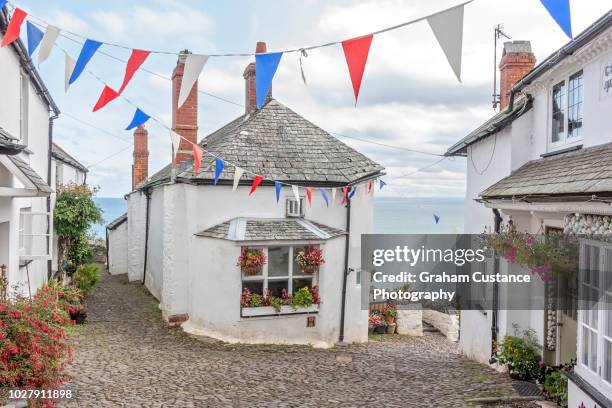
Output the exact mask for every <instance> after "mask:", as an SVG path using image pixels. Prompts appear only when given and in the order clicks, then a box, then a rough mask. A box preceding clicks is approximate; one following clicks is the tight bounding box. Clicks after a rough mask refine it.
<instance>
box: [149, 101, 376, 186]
mask: <svg viewBox="0 0 612 408" xmlns="http://www.w3.org/2000/svg"><path fill="white" fill-rule="evenodd" d="M200 145H201V146H203V147H204V148H205V149H206V150H207V151H209V152H211V153H213V154H215V155H217V156H219V157H221V158H223V159H224V160H226V161H228V162H231V163H236V165H237V166H239V167H241V168H243V169H244V170H246V172H245V174H243V176H242V179H241V180H251V179H252V177H253V176H252V175H250V174H247V173H248V172H253V173H256V174H261V175H263V176H265V177H266V178H268V179H273V180H279V181H285V182H294V183H296V184H300V183H306V182H308V183H309V184H317V183H321V184H335V185H346V184H348V183H351V182H354V181H357V180H360V179H363V178H368V177H372V176H375V175H377V174H379V173H380V172H382V171H383V170H384V167H382V166H381V165H380V164H378V163H376V162H374V161H372V160H370V159H369V158H367V157H366V156H364V155H363V154H361V153H359V152H358V151H356V150H354V149H353V148H351V147H349V146H347V145H345V144H344V143H342V142H341V141H339V140H338V139H336V138H335V137H333V136H332V135H330V134H329V133H328V132H326V131H325V130H323V129H321V128H320V127H318V126H316V125H314V124H313V123H311V122H309V121H308V120H306V119H304V118H303V117H302V116H300V115H299V114H297V113H295V112H294V111H292V110H291V109H289V108H288V107H286V106H285V105H283V104H281V103H280V102H278V101H277V100H275V99H273V98H271V99H270V100H269V101H268V102H267V103H266V104H265V105H264V106H263V107H262V108H261V109H258V110H254V111H252V112H250V113H248V114H245V115H242V116H240V117H238V118H236V119H234V120H233V121H231V122H230V123H228V124H227V125H225V126H223V127H222V128H221V129H219V130H217V131H215V132H213V133H211V134H210V135H208V136H207V137H205V138H204V139H202V141H201V142H200ZM192 163H193V161H191V160H190V161H188V162H186V163H185V164H184V165H183V166H182V167H181V168H179V169H177V177H176V178H177V180H178V181H181V180H188V181H191V182H210V181H211V180H213V179H214V165H213V164H214V158H213V157H212V156H210V155H207V154H205V155H204V159H203V161H202V167H201V169H200V172H199V174H198V175H197V176H195V177H194V175H193V167H192ZM170 171H171V167H170V165H168V166H166V167H164V168H163V169H162V170H160V171H159V172H158V173H156V174H154V175H153V176H151V178H150V179H149V181H148V182H147V183H145V184H144V185H141V188H142V187H146V186H148V185H151V184H152V183H154V182H156V181H160V180H165V179H168V178H169V176H170ZM234 171H235V167H234V166H232V165H229V164H227V163H226V166H225V168H224V170H223V172H222V173H221V176H220V180H221V181H222V182H223V181H225V182H232V181H233V179H234Z"/></svg>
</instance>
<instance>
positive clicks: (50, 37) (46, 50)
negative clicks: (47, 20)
mask: <svg viewBox="0 0 612 408" xmlns="http://www.w3.org/2000/svg"><path fill="white" fill-rule="evenodd" d="M59 34H60V29H59V27H56V26H52V25H48V26H47V29H46V30H45V35H44V36H43V39H42V42H41V43H40V50H38V65H40V64H42V63H43V62H45V60H46V59H47V58H49V55H51V50H53V45H54V44H55V40H57V37H58V36H59Z"/></svg>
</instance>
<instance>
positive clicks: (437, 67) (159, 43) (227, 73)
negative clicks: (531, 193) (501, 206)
mask: <svg viewBox="0 0 612 408" xmlns="http://www.w3.org/2000/svg"><path fill="white" fill-rule="evenodd" d="M460 2H461V0H439V1H424V0H364V1H348V0H335V1H329V0H302V1H293V0H290V1H284V2H279V1H274V0H266V1H263V0H258V1H246V0H245V1H237V0H234V1H229V0H227V1H223V2H212V1H210V2H204V1H195V0H194V1H178V0H163V1H161V0H154V1H138V2H136V1H134V2H125V1H122V0H105V1H97V0H95V1H94V0H89V1H86V2H85V1H77V0H55V1H53V2H49V1H41V0H38V1H35V0H13V1H12V4H14V5H16V6H18V7H21V8H23V9H24V10H25V11H27V12H28V13H30V14H31V15H32V16H35V17H37V18H39V19H42V20H44V21H47V22H49V23H50V24H54V25H56V26H59V27H60V28H62V29H64V30H68V31H71V32H74V33H77V34H79V35H82V36H84V37H87V38H92V39H95V40H99V41H104V42H109V43H115V44H120V45H124V46H126V47H128V48H140V49H147V50H150V49H153V50H163V51H170V52H179V51H181V50H183V49H189V50H190V51H192V52H194V53H201V54H216V53H232V52H236V53H245V52H254V50H255V44H256V42H257V41H265V42H266V43H267V44H268V51H277V50H283V49H290V48H299V47H303V46H308V45H313V44H319V43H326V42H329V41H337V40H343V39H348V38H352V37H355V36H359V35H362V34H365V33H369V32H372V31H375V30H378V29H380V28H384V27H387V26H391V25H395V24H399V23H402V22H404V21H408V20H412V19H415V18H418V17H422V16H424V15H427V14H430V13H433V12H436V11H439V10H442V9H445V8H447V7H451V6H454V5H456V4H459V3H460ZM611 6H612V1H610V0H607V1H604V0H589V1H579V0H572V1H571V11H572V20H573V21H572V27H573V31H574V33H575V34H577V33H579V32H580V31H582V30H584V29H585V28H586V27H588V26H589V25H590V24H591V23H593V22H594V21H595V20H596V19H597V18H599V17H600V16H601V15H603V14H604V13H606V12H607V11H609V10H610V8H611ZM34 21H37V20H34ZM496 24H503V27H504V31H505V32H506V33H507V34H509V35H510V36H511V37H512V39H514V40H529V41H531V44H532V48H533V51H534V53H535V55H536V58H537V59H538V61H541V60H543V59H544V58H545V57H546V56H548V55H549V54H550V53H552V52H554V51H555V50H556V49H558V48H559V47H561V46H562V45H564V44H565V43H566V42H567V37H565V35H564V33H563V32H562V30H561V29H560V28H559V27H558V26H557V25H556V23H555V22H554V20H552V18H550V16H549V15H548V14H547V12H546V10H545V9H544V7H543V6H542V5H541V4H540V2H539V0H475V1H474V2H472V3H470V4H468V5H466V7H465V19H464V37H463V64H462V81H461V82H458V81H457V79H456V78H455V76H454V74H453V72H452V69H451V68H450V66H449V65H448V64H447V62H446V59H445V57H444V54H443V52H442V50H441V48H440V47H439V46H438V44H437V42H436V39H435V37H434V35H433V33H432V32H431V29H430V28H429V26H428V24H427V23H426V22H420V23H417V24H413V25H410V26H407V27H404V28H402V29H399V30H395V31H392V32H388V33H384V34H381V35H378V36H376V37H375V38H374V40H373V42H372V46H371V49H370V55H369V58H368V63H367V66H366V69H365V74H364V79H363V82H362V85H361V91H360V96H359V103H358V104H357V106H355V103H354V97H353V90H352V87H351V82H350V78H349V75H348V69H347V66H346V61H345V59H344V55H343V52H342V49H341V46H334V47H327V48H324V49H318V50H313V51H311V52H309V54H308V57H307V58H303V66H304V71H305V75H306V78H307V82H308V85H305V84H304V83H303V82H302V79H301V75H300V69H299V61H298V54H295V53H294V54H286V55H285V56H283V59H282V60H281V63H280V66H279V68H278V71H277V73H276V76H275V78H274V83H273V94H274V97H275V98H276V99H277V100H279V101H280V102H282V103H283V104H285V105H287V106H289V107H290V108H292V109H293V110H294V111H296V112H298V113H299V114H301V115H302V116H304V117H305V118H307V119H309V120H310V121H312V122H313V123H315V124H317V125H318V126H320V127H322V128H323V129H325V130H327V131H328V132H335V133H340V134H343V135H348V136H353V137H356V138H361V139H368V140H372V141H374V142H377V143H382V144H388V145H395V146H400V147H404V148H406V149H416V150H420V151H425V152H429V153H435V154H441V153H444V152H445V151H446V149H447V148H448V147H449V146H450V145H452V144H453V143H454V142H456V141H457V140H459V139H461V138H462V137H463V136H465V135H466V134H467V133H469V132H470V131H471V130H472V129H474V128H476V127H477V126H478V125H479V124H481V123H482V122H483V121H485V120H486V119H488V118H489V117H490V116H492V115H493V114H494V111H493V109H492V108H491V93H492V88H493V83H492V81H493V28H494V26H495V25H496ZM22 38H24V39H25V29H23V30H22ZM58 45H59V46H60V47H62V48H63V49H65V50H66V51H67V52H68V53H69V54H71V55H72V56H73V57H75V58H76V56H78V53H79V51H80V44H78V43H76V42H73V41H70V40H69V39H66V38H63V37H60V39H59V40H58ZM100 51H104V52H105V53H108V54H111V55H113V56H115V57H118V58H121V59H123V60H127V58H128V57H129V54H130V50H129V49H124V48H118V47H113V46H109V45H103V46H102V47H101V48H100ZM500 54H501V45H500V46H499V48H498V58H499V56H500ZM252 59H253V58H252V57H228V58H210V59H209V61H208V63H207V65H206V67H205V68H204V71H203V73H202V75H201V76H200V79H199V89H200V90H201V91H205V92H208V93H211V94H213V95H216V96H218V97H221V98H223V99H226V100H228V101H233V102H235V103H236V104H238V105H242V104H243V102H244V80H243V78H242V72H243V70H244V68H245V66H246V65H247V64H248V63H249V62H251V61H252ZM498 62H499V61H498ZM175 64H176V56H175V55H168V54H153V55H151V56H150V57H149V58H148V59H147V61H146V62H145V63H144V65H143V68H146V69H147V70H150V71H153V72H155V73H157V74H159V75H153V74H150V73H147V72H144V71H142V70H139V71H138V72H137V73H136V75H135V76H134V78H133V79H132V81H131V82H130V84H129V85H128V87H127V88H126V90H125V91H124V94H123V95H124V96H125V97H126V98H127V99H129V100H130V101H132V102H133V103H135V104H136V105H138V106H139V107H140V108H141V109H143V110H144V111H145V112H147V113H150V114H152V115H153V116H155V117H156V118H158V119H159V120H161V121H162V122H163V123H165V124H167V125H168V126H170V125H171V82H170V81H169V80H168V79H167V78H169V77H170V76H171V72H172V69H173V68H174V66H175ZM87 68H88V69H89V70H90V71H91V72H92V73H94V74H95V75H97V76H98V77H100V78H102V79H103V80H104V81H105V82H107V83H109V84H110V85H111V86H113V85H114V87H115V88H117V87H118V86H119V84H120V83H121V81H122V79H123V75H124V72H125V64H124V63H122V62H120V61H116V60H115V59H112V58H111V57H108V56H106V55H103V54H101V53H97V54H96V55H95V56H94V57H93V58H92V60H91V61H90V63H89V64H88V66H87ZM39 70H40V72H41V75H42V77H43V79H44V80H45V82H46V84H47V86H48V88H49V90H50V92H51V95H52V97H53V98H54V100H55V101H56V102H57V104H58V105H59V107H60V110H61V111H62V112H63V113H64V114H63V115H61V116H60V118H59V119H58V120H57V121H56V127H55V130H54V140H55V141H56V142H57V143H58V144H60V145H61V146H62V147H63V148H64V149H65V150H67V151H68V152H69V153H71V154H72V155H74V156H75V157H76V158H77V159H79V160H80V161H81V162H82V163H84V164H85V165H87V166H91V168H90V171H89V174H88V183H89V184H91V185H94V186H99V187H100V191H99V193H98V195H99V196H102V197H121V196H123V195H124V194H126V193H127V192H129V191H130V188H131V164H132V148H131V144H132V133H131V132H129V131H125V130H123V129H125V127H126V126H127V124H128V123H129V122H130V120H131V118H132V115H133V113H134V107H133V106H132V105H130V104H129V103H127V102H126V101H124V100H121V99H117V100H115V101H113V102H111V103H110V104H108V105H107V106H106V107H105V108H103V109H101V110H100V111H98V112H95V113H93V112H92V111H91V110H92V107H93V106H94V104H95V103H96V101H97V99H98V97H99V95H100V92H101V90H102V87H103V85H101V83H100V82H98V81H97V80H96V79H95V78H94V77H93V76H91V75H90V74H87V73H83V75H81V77H80V78H79V79H78V80H77V81H76V82H75V83H74V84H73V85H72V86H71V88H70V89H69V90H68V92H67V93H65V92H64V55H63V53H62V52H61V51H60V50H59V49H57V48H56V49H54V51H53V52H52V54H51V57H50V58H49V59H48V60H47V61H46V62H44V63H43V64H42V65H41V66H40V67H39ZM236 104H232V103H227V102H223V101H221V100H219V99H216V98H213V97H210V96H206V95H202V94H200V96H199V112H198V114H199V123H198V124H199V139H201V138H203V137H204V136H206V135H207V134H209V133H211V132H212V131H214V130H216V129H218V128H220V127H221V126H223V125H224V124H226V123H227V122H229V121H231V120H232V119H234V118H236V117H238V116H240V115H241V114H243V113H244V108H243V107H241V106H237V105H236ZM75 118H76V119H75ZM99 129H102V130H103V131H101V130H99ZM147 129H148V131H149V152H150V156H149V174H150V175H151V174H153V173H154V172H155V171H157V170H159V169H160V168H162V167H163V166H164V165H166V164H167V163H168V162H169V161H170V159H171V143H170V138H169V136H168V133H167V130H165V129H164V128H163V127H161V126H159V125H156V124H155V123H152V121H149V122H148V123H147ZM339 139H340V140H342V141H343V142H345V143H347V144H348V145H350V146H352V147H354V148H355V149H357V150H359V151H360V152H362V153H364V154H365V155H367V156H368V157H370V158H372V159H374V160H375V161H377V162H378V163H380V164H382V165H384V166H385V167H386V171H387V173H388V177H387V178H388V180H389V183H388V184H389V188H385V189H383V190H382V191H381V192H380V193H379V195H380V196H405V197H448V196H463V195H464V194H465V171H466V166H467V165H471V164H467V163H466V160H465V159H464V158H449V159H446V160H444V161H442V162H440V163H438V164H435V165H432V166H430V165H431V164H433V163H435V162H437V161H438V160H439V158H438V157H435V156H431V155H423V154H417V153H410V152H407V151H403V150H400V149H392V148H389V147H385V146H380V145H376V144H372V143H366V142H362V141H358V140H354V139H348V138H343V137H339ZM475 165H476V166H478V163H475ZM427 166H429V167H428V168H426V169H425V170H423V171H419V172H416V173H415V171H416V170H417V169H420V168H422V167H427ZM401 175H406V176H404V177H399V178H398V176H401Z"/></svg>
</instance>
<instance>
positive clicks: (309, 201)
mask: <svg viewBox="0 0 612 408" xmlns="http://www.w3.org/2000/svg"><path fill="white" fill-rule="evenodd" d="M305 190H306V198H308V206H309V207H310V206H311V205H312V188H310V187H306V188H305Z"/></svg>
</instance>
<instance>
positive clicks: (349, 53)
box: [342, 34, 374, 105]
mask: <svg viewBox="0 0 612 408" xmlns="http://www.w3.org/2000/svg"><path fill="white" fill-rule="evenodd" d="M372 38H374V35H373V34H370V35H366V36H364V37H358V38H353V39H350V40H346V41H342V49H343V50H344V57H345V58H346V64H347V65H348V70H349V74H350V75H351V82H352V83H353V92H354V93H355V105H357V98H358V97H359V88H360V87H361V79H362V78H363V71H364V70H365V65H366V61H367V60H368V53H369V52H370V44H372Z"/></svg>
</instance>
